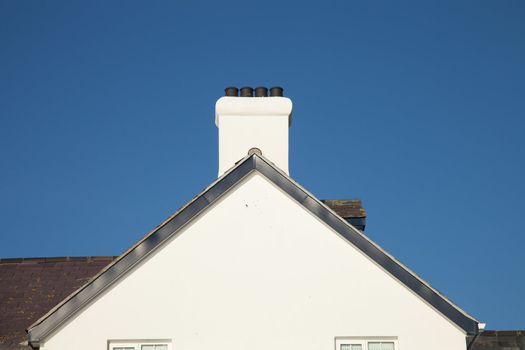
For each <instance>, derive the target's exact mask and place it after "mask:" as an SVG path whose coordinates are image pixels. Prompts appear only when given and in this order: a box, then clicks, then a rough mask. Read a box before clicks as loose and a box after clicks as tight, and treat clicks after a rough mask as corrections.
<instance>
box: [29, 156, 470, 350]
mask: <svg viewBox="0 0 525 350" xmlns="http://www.w3.org/2000/svg"><path fill="white" fill-rule="evenodd" d="M254 171H257V172H258V173H260V174H261V175H263V176H265V177H266V178H267V179H268V180H270V181H271V182H273V183H274V184H275V185H276V186H278V187H279V188H280V189H281V190H283V191H284V192H286V193H287V194H288V195H289V196H290V197H292V198H293V199H295V200H296V201H297V202H298V203H299V204H300V205H302V206H303V207H304V208H305V209H306V210H308V211H310V212H311V213H312V214H313V215H315V216H317V217H318V218H319V219H320V220H322V221H324V222H325V224H327V225H328V226H330V227H331V228H332V229H333V230H334V231H336V232H338V233H339V234H340V235H341V236H342V237H344V238H345V239H347V240H348V241H349V242H350V243H351V244H353V245H354V246H355V247H356V248H358V249H359V250H361V251H362V252H363V253H364V254H366V255H367V256H368V257H369V258H370V259H371V260H373V261H375V262H376V263H377V264H378V265H380V266H381V267H382V268H383V269H384V270H385V271H387V272H388V273H390V274H391V275H392V276H393V277H394V278H396V279H397V280H398V281H400V282H401V283H402V284H404V285H405V286H406V287H407V288H409V289H411V290H412V291H413V292H414V293H415V294H417V295H418V296H420V297H421V298H422V299H423V300H425V301H426V302H427V303H428V304H430V305H431V306H432V307H434V308H435V309H436V310H438V311H439V312H440V313H441V314H443V315H444V316H445V317H447V318H448V319H449V320H450V321H452V322H453V323H455V324H456V325H457V326H458V327H460V328H461V329H463V330H464V331H465V332H466V333H467V334H476V333H478V322H477V320H476V319H474V318H473V317H471V316H469V315H468V314H466V313H465V312H464V311H462V310H461V309H460V308H459V307H457V306H456V305H454V304H453V303H452V302H451V301H449V300H448V299H446V298H445V297H444V296H443V295H441V294H440V293H439V292H437V291H436V290H435V289H433V288H432V287H431V286H430V285H429V284H428V283H426V282H425V281H423V280H422V279H420V278H419V277H418V276H417V275H416V274H414V273H413V272H412V271H410V270H409V269H408V268H407V267H405V266H404V265H402V264H401V263H400V262H398V261H397V260H395V258H393V257H392V256H391V255H389V254H388V253H386V252H385V251H384V250H383V249H381V248H380V247H379V246H378V245H376V244H375V243H373V242H372V241H370V240H369V239H368V238H367V237H366V236H365V235H364V234H363V233H362V232H360V231H359V230H357V229H356V228H355V227H353V226H352V225H350V224H348V223H347V222H346V221H345V220H344V219H342V218H341V217H340V216H339V215H337V214H336V213H335V212H333V211H332V210H331V209H330V208H328V207H327V206H326V205H325V204H323V203H322V202H321V201H319V200H318V199H316V198H315V197H314V196H313V195H311V194H310V193H309V192H307V191H306V190H305V189H304V188H302V187H301V186H300V185H299V184H297V183H296V182H295V181H293V180H292V179H291V178H290V177H289V176H288V175H286V174H285V173H284V172H282V171H280V170H279V169H278V168H277V167H275V165H273V163H271V162H270V161H268V160H266V159H265V158H263V157H261V156H258V155H255V154H254V155H251V156H247V157H246V158H244V159H242V160H241V161H240V162H238V163H237V165H236V166H235V167H233V168H232V169H230V171H228V172H227V173H226V174H224V175H223V176H221V177H220V178H219V179H217V180H216V181H215V182H214V183H213V184H211V185H210V186H209V187H208V188H206V189H205V190H204V191H203V192H202V193H200V194H199V195H198V196H197V197H195V198H194V199H193V200H191V201H190V202H189V203H188V204H186V205H185V206H184V207H182V208H181V209H180V210H179V211H177V212H176V213H175V214H173V215H172V216H171V217H170V218H168V219H167V220H166V221H165V222H164V223H162V224H161V225H159V226H158V227H157V228H156V229H154V230H153V231H151V232H150V233H149V234H147V235H146V236H145V237H144V238H143V239H142V240H140V241H139V242H138V243H137V244H135V245H134V246H133V247H131V248H130V249H129V250H128V251H126V252H125V253H124V254H122V255H121V256H120V257H119V258H118V259H117V260H115V261H114V262H113V263H112V264H110V265H108V266H107V267H106V268H105V269H104V270H102V271H101V272H100V273H99V274H98V275H97V276H95V277H94V278H93V279H92V280H91V281H90V283H88V284H86V285H84V286H83V287H82V288H80V289H79V290H77V291H76V292H74V293H73V294H71V295H70V296H69V297H68V298H67V299H65V300H64V301H63V302H62V303H60V304H59V305H57V306H56V307H55V308H53V309H52V310H50V311H49V312H48V313H47V314H46V315H44V316H43V317H42V318H41V319H40V320H38V321H37V322H35V323H34V324H33V325H32V326H31V327H30V328H29V330H28V332H29V342H30V343H31V344H32V345H33V346H38V345H39V344H40V342H42V341H44V340H45V339H46V337H48V336H49V335H51V334H52V332H53V331H54V330H56V329H57V328H58V327H59V326H60V325H61V324H63V323H64V322H65V321H67V320H68V319H69V317H71V316H73V315H74V314H75V313H76V312H77V311H79V310H80V309H82V308H83V307H84V306H85V305H87V304H88V303H89V302H90V301H91V300H93V299H94V298H96V297H97V296H98V295H99V294H100V293H101V292H103V291H104V290H105V289H106V288H108V287H109V286H110V285H111V284H112V283H114V282H115V281H117V280H118V279H119V277H120V276H122V275H123V274H124V273H126V272H127V271H129V270H130V269H131V268H133V267H134V266H135V265H136V264H137V263H139V262H140V261H141V260H142V259H144V258H145V257H147V256H148V255H149V254H150V253H152V252H153V251H154V250H155V249H156V248H157V247H159V246H160V245H161V244H162V243H163V242H164V241H166V240H167V239H169V238H170V237H172V236H173V235H174V234H176V233H177V232H178V231H179V230H180V229H181V228H183V227H184V226H185V225H186V224H188V223H189V222H190V221H191V220H192V219H193V218H195V217H196V216H198V214H200V213H201V212H202V211H204V210H205V209H206V208H207V207H208V206H210V205H211V204H212V203H214V202H215V201H216V200H217V199H218V198H220V197H221V196H222V195H224V194H225V193H227V192H228V191H229V190H230V189H231V188H233V187H234V186H235V185H236V184H237V183H239V182H240V181H241V180H242V179H244V178H245V177H246V176H247V175H249V174H250V173H252V172H254Z"/></svg>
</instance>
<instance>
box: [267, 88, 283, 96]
mask: <svg viewBox="0 0 525 350" xmlns="http://www.w3.org/2000/svg"><path fill="white" fill-rule="evenodd" d="M283 91H284V89H283V88H282V87H280V86H274V87H272V88H271V89H270V96H283Z"/></svg>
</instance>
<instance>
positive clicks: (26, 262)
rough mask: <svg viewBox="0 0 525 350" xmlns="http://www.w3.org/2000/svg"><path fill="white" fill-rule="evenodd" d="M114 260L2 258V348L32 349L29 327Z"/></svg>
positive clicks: (0, 302) (0, 271)
mask: <svg viewBox="0 0 525 350" xmlns="http://www.w3.org/2000/svg"><path fill="white" fill-rule="evenodd" d="M114 259H115V257H112V256H97V257H75V258H73V257H62V258H30V259H0V350H4V349H10V350H14V349H29V346H20V345H19V344H20V343H22V342H26V343H27V334H26V331H25V330H26V329H27V327H29V326H30V325H31V324H32V323H33V322H35V321H36V320H38V319H39V318H40V317H42V316H43V315H44V314H45V313H46V312H48V311H49V310H50V309H51V308H52V307H53V306H55V305H56V304H57V303H59V302H60V301H62V300H63V299H64V298H66V297H67V296H68V295H69V294H71V293H72V292H74V291H75V290H76V289H78V288H80V287H81V286H82V285H84V284H85V283H86V282H88V281H89V280H90V279H91V278H92V277H93V276H94V275H95V274H97V272H99V271H100V270H101V269H102V268H103V267H105V266H106V265H108V264H109V263H110V262H112V261H113V260H114Z"/></svg>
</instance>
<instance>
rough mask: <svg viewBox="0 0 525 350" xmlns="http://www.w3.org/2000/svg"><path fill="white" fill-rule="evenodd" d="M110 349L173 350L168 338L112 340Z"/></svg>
mask: <svg viewBox="0 0 525 350" xmlns="http://www.w3.org/2000/svg"><path fill="white" fill-rule="evenodd" d="M109 350H171V342H170V341H167V340H153V341H149V340H148V341H147V340H115V341H114V340H110V341H109Z"/></svg>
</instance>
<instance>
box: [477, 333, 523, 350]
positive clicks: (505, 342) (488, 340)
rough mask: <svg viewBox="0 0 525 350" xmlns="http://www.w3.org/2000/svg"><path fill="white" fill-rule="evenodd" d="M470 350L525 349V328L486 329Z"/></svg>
mask: <svg viewBox="0 0 525 350" xmlns="http://www.w3.org/2000/svg"><path fill="white" fill-rule="evenodd" d="M470 350H525V330H516V331H489V330H487V331H484V332H482V333H481V334H480V335H479V337H477V338H476V339H474V342H473V343H472V346H471V347H470Z"/></svg>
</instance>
